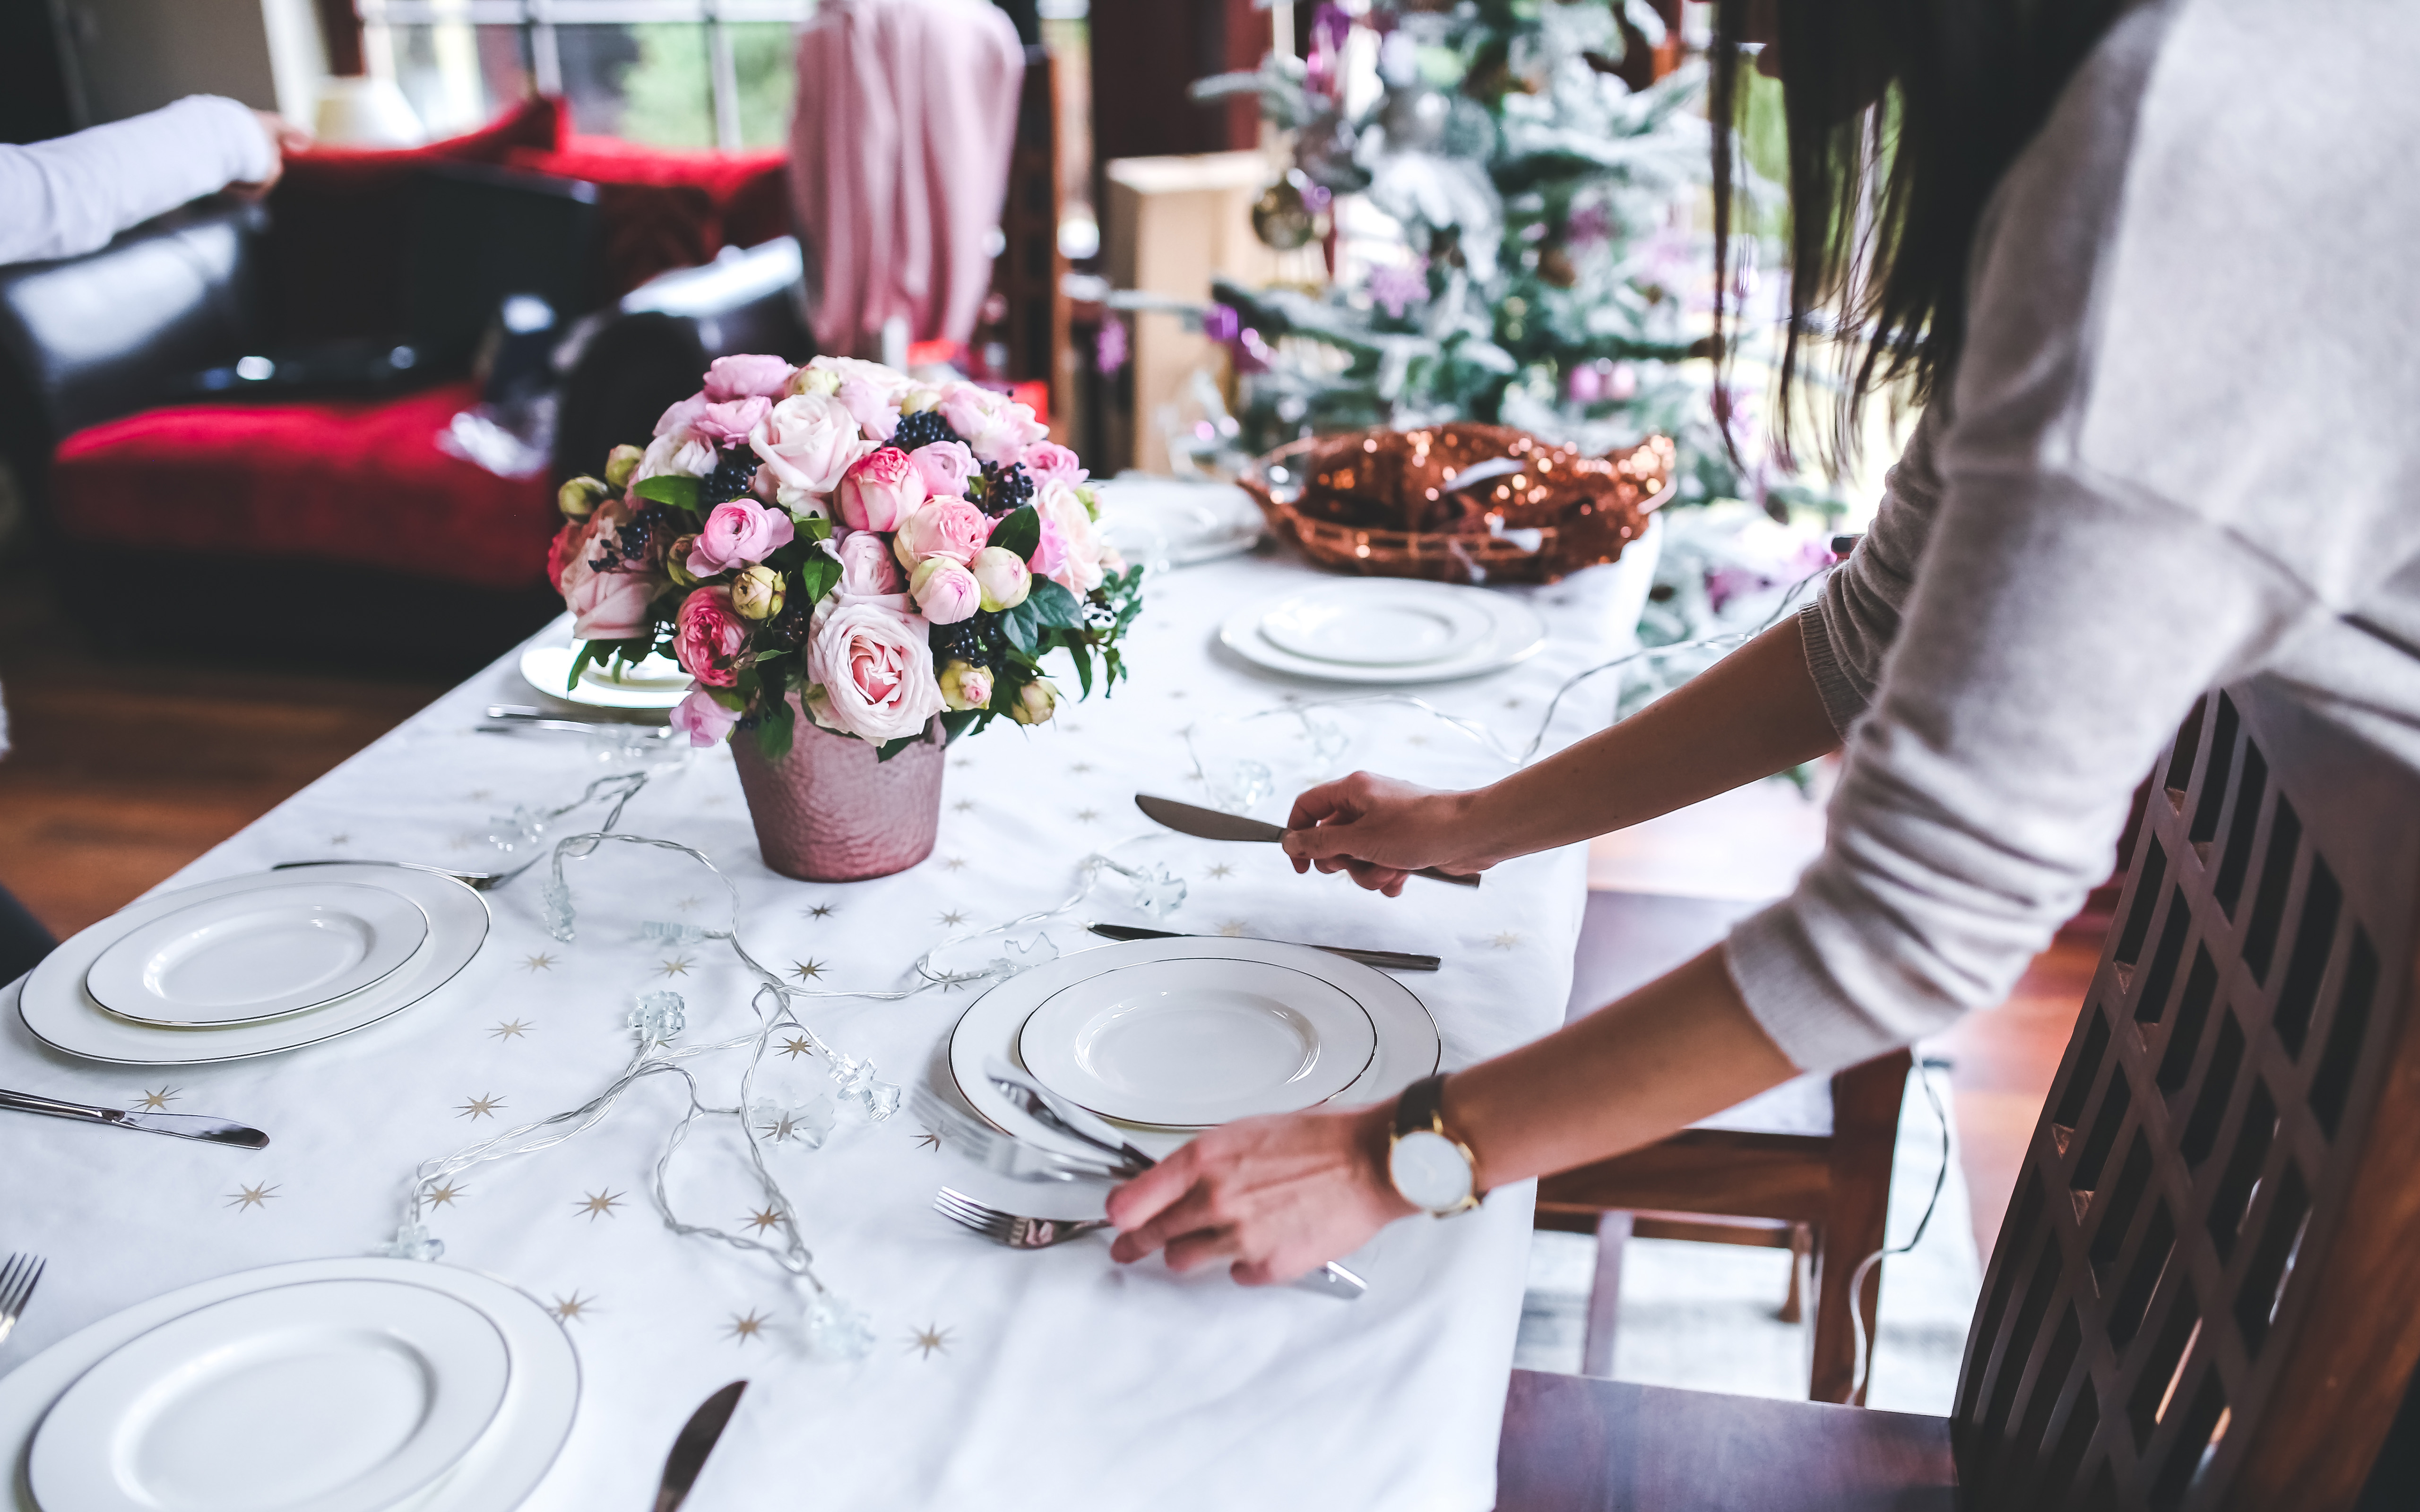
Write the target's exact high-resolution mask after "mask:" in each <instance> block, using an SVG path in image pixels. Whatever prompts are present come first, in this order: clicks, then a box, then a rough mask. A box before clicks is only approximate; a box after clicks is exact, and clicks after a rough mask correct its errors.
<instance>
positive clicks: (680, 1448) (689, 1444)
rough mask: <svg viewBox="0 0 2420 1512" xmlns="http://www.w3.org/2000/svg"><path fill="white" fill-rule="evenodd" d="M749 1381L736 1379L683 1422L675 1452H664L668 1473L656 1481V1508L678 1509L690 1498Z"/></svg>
mask: <svg viewBox="0 0 2420 1512" xmlns="http://www.w3.org/2000/svg"><path fill="white" fill-rule="evenodd" d="M747 1389H748V1382H746V1381H733V1382H732V1383H731V1384H730V1385H728V1386H725V1387H723V1388H722V1389H721V1391H718V1392H716V1393H715V1394H714V1395H713V1396H708V1397H707V1398H706V1400H705V1401H703V1402H700V1403H699V1404H698V1408H697V1411H696V1412H691V1413H690V1415H689V1421H688V1422H686V1423H684V1424H682V1425H681V1430H680V1437H679V1438H677V1439H675V1440H674V1441H673V1452H672V1453H670V1454H668V1455H666V1456H664V1476H663V1479H662V1480H660V1481H659V1482H658V1483H657V1484H656V1512H675V1509H676V1508H678V1507H679V1505H680V1504H682V1503H683V1502H685V1501H688V1500H689V1489H690V1487H692V1486H694V1485H696V1484H697V1473H698V1472H699V1471H701V1470H704V1469H705V1468H706V1456H707V1455H710V1454H712V1453H713V1452H714V1445H715V1442H716V1441H717V1440H719V1439H721V1437H722V1426H723V1425H724V1424H726V1423H728V1422H730V1421H731V1413H732V1411H733V1409H735V1408H737V1406H738V1405H739V1394H740V1393H741V1392H743V1391H746V1390H747Z"/></svg>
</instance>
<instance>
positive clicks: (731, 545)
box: [681, 499, 799, 578]
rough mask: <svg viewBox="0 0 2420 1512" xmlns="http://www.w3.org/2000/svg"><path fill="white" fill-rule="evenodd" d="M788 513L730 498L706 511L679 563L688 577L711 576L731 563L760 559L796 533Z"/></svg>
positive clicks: (728, 567)
mask: <svg viewBox="0 0 2420 1512" xmlns="http://www.w3.org/2000/svg"><path fill="white" fill-rule="evenodd" d="M798 533H799V532H798V527H797V526H795V525H792V524H791V523H790V517H789V516H787V515H784V514H783V513H782V512H781V511H780V510H778V509H768V508H766V507H765V506H764V505H763V504H760V503H758V502H756V501H754V500H753V499H734V500H732V501H729V502H728V503H721V504H717V505H715V506H714V508H713V509H712V510H710V511H708V512H707V514H706V528H705V529H703V530H701V531H699V532H697V545H696V546H694V547H692V548H690V553H689V560H688V561H687V562H685V563H681V565H683V566H685V567H687V568H688V569H689V570H690V575H691V576H692V577H698V578H711V577H713V576H714V575H715V574H716V573H718V572H723V571H726V570H728V569H730V568H732V567H742V566H746V565H747V564H748V563H752V562H762V561H764V560H765V559H766V558H767V557H768V556H771V555H772V554H773V553H774V551H776V550H778V549H779V548H782V547H785V546H787V545H789V544H790V542H791V541H792V540H793V539H794V538H795V537H796V536H797V535H798Z"/></svg>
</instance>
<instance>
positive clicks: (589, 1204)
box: [572, 1189, 622, 1223]
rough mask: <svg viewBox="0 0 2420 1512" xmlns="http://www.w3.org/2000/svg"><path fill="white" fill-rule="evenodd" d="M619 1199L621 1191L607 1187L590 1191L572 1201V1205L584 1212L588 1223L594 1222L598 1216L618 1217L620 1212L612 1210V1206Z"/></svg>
mask: <svg viewBox="0 0 2420 1512" xmlns="http://www.w3.org/2000/svg"><path fill="white" fill-rule="evenodd" d="M621 1200H622V1194H621V1193H619V1192H615V1191H613V1190H611V1189H608V1190H606V1191H603V1192H591V1193H589V1194H588V1195H587V1196H586V1197H584V1198H582V1200H581V1201H578V1202H575V1203H573V1204H572V1206H573V1207H575V1208H578V1209H579V1210H580V1211H582V1212H584V1213H586V1214H587V1215H588V1221H589V1222H590V1223H595V1222H596V1221H597V1219H598V1218H600V1217H603V1218H618V1217H620V1216H621V1214H620V1213H617V1212H615V1211H613V1207H614V1205H615V1204H616V1203H618V1202H620V1201H621Z"/></svg>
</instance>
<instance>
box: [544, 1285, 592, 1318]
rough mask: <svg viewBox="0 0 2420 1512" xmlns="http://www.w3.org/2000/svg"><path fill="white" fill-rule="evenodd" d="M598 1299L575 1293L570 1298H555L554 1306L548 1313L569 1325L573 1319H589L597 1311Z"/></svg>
mask: <svg viewBox="0 0 2420 1512" xmlns="http://www.w3.org/2000/svg"><path fill="white" fill-rule="evenodd" d="M596 1306H597V1299H596V1298H594V1297H583V1296H582V1295H581V1294H580V1293H579V1292H577V1291H575V1292H573V1293H572V1294H571V1295H570V1296H568V1297H557V1298H555V1299H554V1305H553V1306H551V1307H549V1308H548V1309H547V1311H548V1312H551V1313H552V1314H554V1316H555V1318H556V1319H557V1320H558V1321H561V1322H566V1323H568V1322H570V1321H571V1320H572V1319H576V1318H585V1317H587V1316H588V1315H589V1313H591V1312H592V1311H594V1310H595V1309H596Z"/></svg>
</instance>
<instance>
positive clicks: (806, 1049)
mask: <svg viewBox="0 0 2420 1512" xmlns="http://www.w3.org/2000/svg"><path fill="white" fill-rule="evenodd" d="M814 1048H815V1047H814V1045H811V1044H809V1043H807V1037H806V1036H805V1035H803V1034H794V1035H792V1036H790V1037H789V1038H788V1039H786V1040H784V1041H782V1054H783V1055H785V1056H788V1057H790V1058H791V1059H793V1060H795V1059H797V1058H798V1057H800V1056H804V1055H811V1054H813V1053H814Z"/></svg>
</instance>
